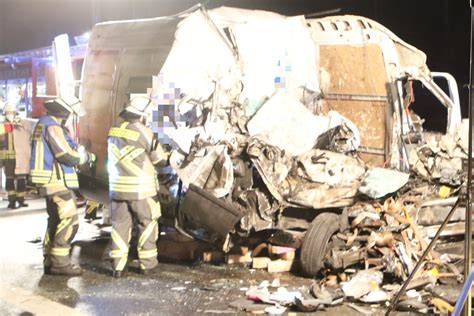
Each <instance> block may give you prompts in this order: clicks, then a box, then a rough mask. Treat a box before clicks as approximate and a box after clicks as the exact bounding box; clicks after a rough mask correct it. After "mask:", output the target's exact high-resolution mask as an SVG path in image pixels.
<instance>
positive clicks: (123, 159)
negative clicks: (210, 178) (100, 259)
mask: <svg viewBox="0 0 474 316" xmlns="http://www.w3.org/2000/svg"><path fill="white" fill-rule="evenodd" d="M150 104H151V100H150V99H149V98H146V97H137V98H134V99H133V100H132V101H131V102H130V104H129V105H128V106H127V107H126V108H125V109H124V110H123V111H122V112H121V113H120V114H119V116H120V117H121V118H122V119H123V122H121V123H119V124H117V125H115V126H114V127H112V128H111V129H110V131H109V136H108V166H107V167H108V173H109V192H110V200H111V215H112V240H111V245H110V249H111V251H110V257H111V259H112V267H113V274H112V275H113V277H116V278H120V277H121V276H122V271H123V270H124V268H125V265H126V263H127V258H128V250H129V243H130V239H131V232H132V224H133V221H135V224H136V227H135V228H136V231H137V235H138V242H137V251H138V259H139V262H140V273H141V274H148V273H149V272H150V271H151V270H153V269H155V268H156V267H157V265H158V259H157V256H158V252H157V249H156V241H157V238H158V222H157V220H158V217H159V216H160V215H161V209H160V204H159V202H158V201H157V200H156V195H157V191H158V178H157V174H156V170H155V167H154V165H157V164H160V165H162V164H166V163H167V160H168V156H167V154H165V152H164V151H163V149H162V147H161V146H160V144H159V143H158V141H157V140H156V138H154V136H153V132H152V131H151V129H150V128H148V127H146V126H145V125H144V121H145V118H146V108H147V107H148V106H149V105H150Z"/></svg>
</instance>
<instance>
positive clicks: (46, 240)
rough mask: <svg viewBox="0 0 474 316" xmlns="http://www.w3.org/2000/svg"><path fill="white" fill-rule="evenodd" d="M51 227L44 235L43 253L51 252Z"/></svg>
mask: <svg viewBox="0 0 474 316" xmlns="http://www.w3.org/2000/svg"><path fill="white" fill-rule="evenodd" d="M49 241H50V240H49V229H47V230H46V234H45V235H44V241H43V254H45V255H46V254H48V253H49Z"/></svg>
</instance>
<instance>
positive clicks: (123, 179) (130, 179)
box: [109, 175, 155, 184]
mask: <svg viewBox="0 0 474 316" xmlns="http://www.w3.org/2000/svg"><path fill="white" fill-rule="evenodd" d="M109 179H110V181H111V182H114V183H117V184H155V177H153V176H152V177H135V176H114V175H112V176H110V177H109Z"/></svg>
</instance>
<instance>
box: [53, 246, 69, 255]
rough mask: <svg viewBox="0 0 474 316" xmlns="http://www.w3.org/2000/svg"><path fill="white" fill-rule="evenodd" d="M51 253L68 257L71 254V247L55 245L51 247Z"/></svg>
mask: <svg viewBox="0 0 474 316" xmlns="http://www.w3.org/2000/svg"><path fill="white" fill-rule="evenodd" d="M50 254H51V255H52V256H57V257H66V256H69V248H59V247H54V248H51V252H50Z"/></svg>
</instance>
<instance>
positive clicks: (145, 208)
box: [110, 198, 161, 271]
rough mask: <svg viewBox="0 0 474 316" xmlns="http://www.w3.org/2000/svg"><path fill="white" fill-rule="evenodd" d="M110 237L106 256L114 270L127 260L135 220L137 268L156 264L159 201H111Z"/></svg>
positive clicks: (122, 266)
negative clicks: (108, 252) (108, 251)
mask: <svg viewBox="0 0 474 316" xmlns="http://www.w3.org/2000/svg"><path fill="white" fill-rule="evenodd" d="M111 215H112V240H111V246H110V249H111V251H110V257H111V259H112V267H113V269H114V270H116V271H122V270H123V269H124V268H125V265H126V263H127V259H128V250H129V243H130V238H131V234H132V225H133V222H134V221H135V223H136V230H137V235H138V242H137V250H138V259H139V261H140V269H142V270H147V269H153V268H154V267H156V266H157V265H158V258H157V257H158V250H157V249H156V241H157V239H158V222H157V220H158V217H159V216H160V215H161V209H160V203H159V202H156V201H155V200H154V199H153V198H147V199H143V200H136V201H118V200H112V201H111Z"/></svg>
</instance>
